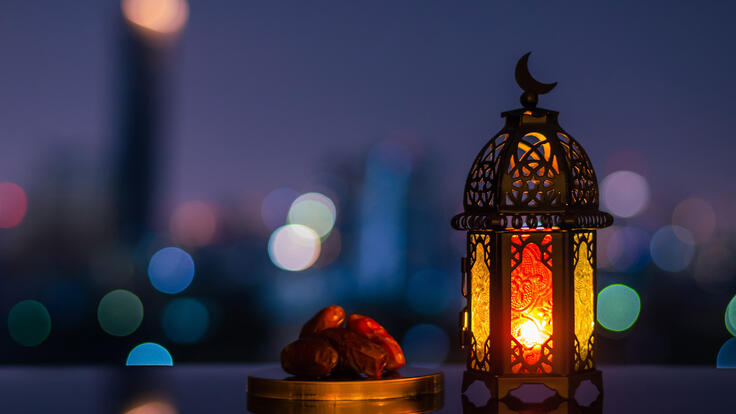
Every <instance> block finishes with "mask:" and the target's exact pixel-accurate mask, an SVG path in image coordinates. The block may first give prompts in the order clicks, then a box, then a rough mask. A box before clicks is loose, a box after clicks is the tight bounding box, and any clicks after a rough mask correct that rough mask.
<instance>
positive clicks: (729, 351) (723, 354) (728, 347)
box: [716, 338, 736, 368]
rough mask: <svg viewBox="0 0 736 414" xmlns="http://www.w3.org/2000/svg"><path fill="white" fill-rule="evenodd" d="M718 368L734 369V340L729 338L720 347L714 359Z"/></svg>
mask: <svg viewBox="0 0 736 414" xmlns="http://www.w3.org/2000/svg"><path fill="white" fill-rule="evenodd" d="M716 367H718V368H736V338H731V339H729V340H728V341H726V343H724V344H723V345H722V346H721V349H720V350H719V351H718V357H717V358H716Z"/></svg>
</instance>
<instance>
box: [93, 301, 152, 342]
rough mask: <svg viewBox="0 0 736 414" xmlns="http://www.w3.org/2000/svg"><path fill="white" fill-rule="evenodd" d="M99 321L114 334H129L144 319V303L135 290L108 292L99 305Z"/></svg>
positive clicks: (103, 328)
mask: <svg viewBox="0 0 736 414" xmlns="http://www.w3.org/2000/svg"><path fill="white" fill-rule="evenodd" d="M97 321H98V322H99V323H100V327H101V328H102V330H104V331H105V332H107V333H109V334H110V335H113V336H128V335H130V334H132V333H133V332H135V331H136V330H137V329H138V327H139V326H141V322H142V321H143V303H141V300H140V299H139V298H138V296H136V295H135V294H134V293H133V292H130V291H127V290H124V289H117V290H113V291H112V292H109V293H107V294H106V295H105V296H103V297H102V299H100V304H99V305H98V306H97Z"/></svg>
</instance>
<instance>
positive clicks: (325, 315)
mask: <svg viewBox="0 0 736 414" xmlns="http://www.w3.org/2000/svg"><path fill="white" fill-rule="evenodd" d="M343 322H345V309H343V308H342V307H340V306H337V305H330V306H328V307H326V308H324V309H322V310H321V311H319V312H317V314H316V315H314V316H313V317H312V319H310V320H308V321H307V323H305V324H304V326H303V327H302V331H301V332H300V333H299V338H305V337H307V336H311V335H314V334H316V333H317V332H320V331H324V330H325V329H329V328H337V327H339V326H342V323H343Z"/></svg>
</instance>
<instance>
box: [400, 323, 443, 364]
mask: <svg viewBox="0 0 736 414" xmlns="http://www.w3.org/2000/svg"><path fill="white" fill-rule="evenodd" d="M401 348H402V349H403V350H404V354H405V355H406V359H407V362H408V363H409V364H411V365H414V366H427V367H437V366H439V365H440V364H442V363H443V362H444V361H445V358H447V353H448V352H449V350H450V340H449V339H448V337H447V333H445V331H444V330H442V328H440V327H439V326H436V325H431V324H419V325H415V326H413V327H411V328H410V329H409V330H408V331H407V332H406V334H404V339H403V340H402V341H401Z"/></svg>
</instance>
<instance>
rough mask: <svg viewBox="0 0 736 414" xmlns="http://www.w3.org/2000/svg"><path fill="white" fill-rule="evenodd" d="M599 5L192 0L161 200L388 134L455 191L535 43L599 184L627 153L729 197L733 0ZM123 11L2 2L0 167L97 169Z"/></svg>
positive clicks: (264, 181) (22, 174)
mask: <svg viewBox="0 0 736 414" xmlns="http://www.w3.org/2000/svg"><path fill="white" fill-rule="evenodd" d="M600 3H601V2H583V1H577V2H550V1H524V2H506V1H504V2H501V1H498V2H491V1H468V2H434V1H432V2H430V1H402V2H395V1H350V2H345V1H313V2H303V1H289V2H271V1H261V2H244V1H237V0H207V1H204V0H190V8H191V11H190V19H189V24H188V26H187V28H186V29H185V31H184V33H183V35H182V37H181V40H180V43H179V46H178V49H177V51H176V53H175V54H174V56H173V59H172V63H171V68H170V77H171V91H172V93H171V95H170V101H171V102H172V105H171V106H170V107H169V108H168V113H169V115H170V124H169V132H170V133H169V136H168V145H167V148H166V157H167V161H166V163H165V165H166V166H167V168H168V169H169V172H168V173H167V182H169V183H170V186H169V187H168V192H167V194H166V196H167V198H170V199H172V200H189V199H207V198H218V197H227V196H230V195H232V194H238V193H241V192H244V191H261V192H265V191H269V190H270V189H272V188H274V187H276V186H281V185H291V186H294V187H299V186H300V185H301V184H302V183H303V181H304V180H305V179H306V177H308V176H309V175H311V174H313V173H315V172H317V171H320V170H322V169H324V168H325V165H331V164H333V163H338V162H339V163H343V162H350V161H355V162H360V160H361V159H362V154H364V153H365V152H366V151H367V150H368V149H369V148H370V147H371V146H372V145H373V144H375V143H377V142H379V141H380V140H382V139H384V138H386V137H387V136H389V135H391V134H396V133H397V132H398V133H400V134H405V135H406V134H408V135H413V136H415V137H416V140H417V141H419V142H420V143H421V145H422V146H423V148H424V152H425V153H426V154H428V155H429V156H431V157H433V158H435V159H434V163H435V165H437V166H438V167H439V168H441V171H438V179H439V182H438V184H439V185H440V186H441V187H440V190H441V191H447V192H448V197H447V198H448V200H449V202H450V203H453V204H457V203H458V202H459V200H460V195H461V194H460V193H461V191H462V185H463V182H464V179H465V175H466V174H467V170H468V169H469V168H470V164H471V162H472V159H473V157H474V156H475V155H476V153H477V152H478V151H479V150H480V148H481V146H482V145H483V144H484V143H485V141H487V139H488V138H489V137H490V135H492V134H493V133H495V132H496V131H497V130H498V129H500V128H501V126H502V120H501V119H500V118H499V113H500V112H501V111H504V110H508V109H514V108H516V107H518V106H519V105H518V97H519V94H520V93H521V91H520V89H519V88H518V87H517V86H516V84H515V83H514V79H513V68H514V65H515V63H516V60H517V59H518V58H519V57H520V56H521V55H522V54H524V53H526V52H527V51H530V50H531V51H532V52H533V53H532V56H531V59H530V68H531V72H532V74H533V75H534V76H535V77H537V78H538V79H539V80H540V81H543V82H552V81H558V82H559V85H558V86H557V88H556V89H555V90H554V91H552V92H551V93H550V94H549V95H545V96H542V97H541V98H540V106H541V107H545V108H550V109H555V110H558V111H560V112H561V115H560V122H561V125H562V127H563V128H565V129H566V130H567V131H568V132H570V133H571V134H572V135H573V136H574V137H576V138H577V139H578V140H579V141H580V142H581V143H582V144H583V146H584V147H585V149H586V150H587V152H588V154H589V155H590V157H591V158H592V160H593V163H594V165H595V167H596V169H597V171H598V175H599V179H601V178H602V177H603V176H604V174H605V173H606V172H610V171H611V170H612V169H616V168H621V167H626V166H629V165H633V167H632V168H639V169H640V170H642V171H640V172H642V173H644V174H645V176H646V177H647V178H648V179H649V181H650V184H651V186H652V189H653V192H654V195H655V196H659V197H663V198H665V199H666V200H669V199H671V200H679V199H682V198H683V197H686V196H688V195H691V194H693V193H694V194H705V195H709V194H710V195H712V194H714V193H715V194H726V197H730V196H728V194H729V193H731V194H732V193H733V191H736V185H734V183H733V181H732V180H728V179H727V174H729V173H730V172H731V171H732V168H733V167H732V164H733V160H732V157H733V155H734V153H735V151H734V149H733V148H734V147H733V144H732V142H733V139H734V138H733V137H732V132H731V129H730V126H731V123H732V119H733V114H732V110H731V108H732V107H733V104H732V103H731V101H730V100H731V99H733V97H734V96H735V95H736V83H735V82H734V81H732V80H731V79H733V78H734V75H733V74H734V73H736V54H734V53H733V51H734V47H733V39H736V26H735V25H733V23H732V19H733V17H734V16H736V3H734V2H710V1H701V2H673V1H668V2H653V1H649V2H641V1H616V2H608V4H606V5H601V4H600ZM119 14H120V13H119V3H118V1H115V0H105V1H100V0H75V1H73V2H59V1H49V0H44V1H27V0H3V1H2V2H0V52H2V54H1V56H2V57H1V58H0V143H2V144H3V145H2V149H1V150H0V181H14V182H17V183H19V184H21V185H22V186H25V187H28V186H31V187H33V186H34V185H37V183H38V182H39V181H40V180H42V179H43V174H44V171H45V170H44V165H46V164H48V163H49V160H51V159H55V158H58V157H59V156H60V154H61V156H63V157H67V158H68V159H69V160H72V161H73V162H74V163H77V164H79V165H87V166H89V168H91V169H93V170H94V169H102V170H103V171H106V170H107V169H109V166H110V165H111V162H110V161H111V160H112V159H113V150H114V140H115V138H116V131H115V121H116V116H117V115H116V111H117V110H118V104H117V102H116V99H117V91H116V82H119V78H120V67H119V66H120V65H121V64H122V63H121V61H120V53H119V50H118V48H119V44H120V42H119V37H120V24H119ZM637 154H643V155H637ZM642 161H643V163H642ZM670 177H675V178H676V180H669V178H670ZM34 183H36V184H34ZM695 185H702V187H701V188H700V189H698V190H692V187H693V186H695Z"/></svg>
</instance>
